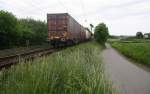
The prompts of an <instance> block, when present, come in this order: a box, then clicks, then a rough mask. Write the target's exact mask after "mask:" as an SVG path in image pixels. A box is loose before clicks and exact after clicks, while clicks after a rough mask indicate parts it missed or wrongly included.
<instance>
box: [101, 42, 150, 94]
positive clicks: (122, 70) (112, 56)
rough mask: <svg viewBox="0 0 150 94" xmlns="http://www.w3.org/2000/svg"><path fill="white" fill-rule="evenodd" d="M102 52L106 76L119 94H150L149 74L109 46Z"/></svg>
mask: <svg viewBox="0 0 150 94" xmlns="http://www.w3.org/2000/svg"><path fill="white" fill-rule="evenodd" d="M106 48H107V49H105V50H104V51H103V52H102V57H103V61H104V62H105V70H106V74H107V75H106V76H108V77H109V79H110V80H111V81H112V82H113V86H114V87H116V88H117V89H118V92H119V94H150V72H148V71H145V70H144V69H142V68H140V67H138V66H136V65H135V64H133V63H132V62H131V61H129V60H127V59H126V58H125V57H124V56H122V55H120V54H119V53H118V52H117V51H116V50H115V49H113V48H112V47H111V46H110V45H109V44H106Z"/></svg>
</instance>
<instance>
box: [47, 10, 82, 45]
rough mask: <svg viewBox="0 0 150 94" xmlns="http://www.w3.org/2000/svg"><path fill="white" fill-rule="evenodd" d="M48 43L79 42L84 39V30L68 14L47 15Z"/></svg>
mask: <svg viewBox="0 0 150 94" xmlns="http://www.w3.org/2000/svg"><path fill="white" fill-rule="evenodd" d="M47 22H48V33H49V34H48V39H49V40H50V41H55V40H57V41H69V40H71V41H73V42H79V41H83V40H84V39H85V32H84V31H85V29H84V27H83V26H81V25H80V24H79V23H78V22H77V21H76V20H75V19H74V18H73V17H71V16H70V15H69V14H68V13H58V14H47Z"/></svg>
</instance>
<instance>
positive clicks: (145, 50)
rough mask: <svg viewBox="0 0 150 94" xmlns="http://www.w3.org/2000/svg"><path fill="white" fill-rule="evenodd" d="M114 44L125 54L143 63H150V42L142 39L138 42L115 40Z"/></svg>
mask: <svg viewBox="0 0 150 94" xmlns="http://www.w3.org/2000/svg"><path fill="white" fill-rule="evenodd" d="M112 46H113V47H114V48H116V49H117V50H119V51H120V52H121V53H123V54H124V55H125V56H127V57H130V58H131V59H133V60H136V61H137V62H140V63H142V64H150V42H149V41H144V40H141V41H139V42H137V40H136V41H135V42H134V41H128V42H113V43H112Z"/></svg>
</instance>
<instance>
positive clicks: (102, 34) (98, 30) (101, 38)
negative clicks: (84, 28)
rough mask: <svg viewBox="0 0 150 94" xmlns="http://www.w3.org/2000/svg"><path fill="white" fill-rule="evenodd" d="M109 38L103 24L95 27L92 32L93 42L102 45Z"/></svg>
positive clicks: (106, 28)
mask: <svg viewBox="0 0 150 94" xmlns="http://www.w3.org/2000/svg"><path fill="white" fill-rule="evenodd" d="M108 37H109V31H108V27H107V26H106V24H104V23H100V24H98V25H97V26H96V27H95V31H94V38H95V40H96V41H97V42H98V43H100V44H104V43H105V42H106V41H107V38H108Z"/></svg>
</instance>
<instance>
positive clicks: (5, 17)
mask: <svg viewBox="0 0 150 94" xmlns="http://www.w3.org/2000/svg"><path fill="white" fill-rule="evenodd" d="M20 37H21V32H19V30H18V21H17V18H16V17H15V16H14V15H13V14H12V13H9V12H6V11H2V10H1V11H0V45H1V48H3V47H10V46H14V45H17V44H18V40H19V38H20Z"/></svg>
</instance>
